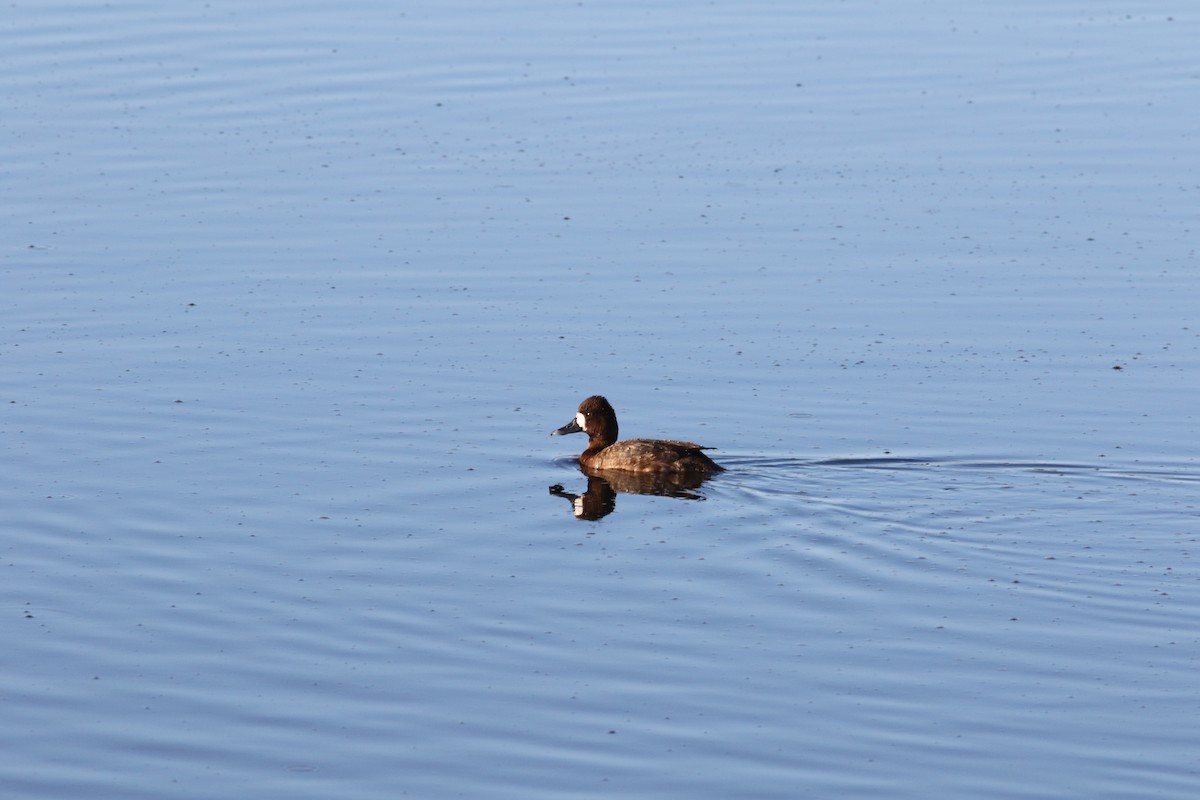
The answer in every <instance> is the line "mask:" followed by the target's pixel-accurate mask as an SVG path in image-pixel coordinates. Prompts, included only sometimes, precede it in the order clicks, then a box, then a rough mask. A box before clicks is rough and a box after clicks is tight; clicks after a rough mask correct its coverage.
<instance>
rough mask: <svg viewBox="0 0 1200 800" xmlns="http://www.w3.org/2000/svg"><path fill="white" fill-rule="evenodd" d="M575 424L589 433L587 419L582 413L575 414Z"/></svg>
mask: <svg viewBox="0 0 1200 800" xmlns="http://www.w3.org/2000/svg"><path fill="white" fill-rule="evenodd" d="M575 424H576V425H578V426H579V427H581V428H583V432H584V433H587V417H585V416H584V415H583V412H582V411H576V412H575Z"/></svg>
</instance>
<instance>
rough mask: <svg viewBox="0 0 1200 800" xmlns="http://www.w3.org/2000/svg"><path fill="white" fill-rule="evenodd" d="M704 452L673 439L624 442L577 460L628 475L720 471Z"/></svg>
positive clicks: (703, 448) (697, 447)
mask: <svg viewBox="0 0 1200 800" xmlns="http://www.w3.org/2000/svg"><path fill="white" fill-rule="evenodd" d="M706 449H708V448H705V447H703V446H701V445H698V444H696V443H695V442H680V441H676V440H674V439H626V440H625V441H623V442H616V443H615V444H611V445H609V446H608V447H605V448H604V449H603V450H601V451H599V452H598V453H584V454H583V457H582V458H581V459H580V461H582V462H583V464H584V466H586V467H591V468H593V469H623V470H628V471H630V472H721V471H722V468H721V466H720V465H718V464H717V463H716V462H714V461H713V460H712V459H711V458H709V457H708V456H706V455H705V454H704V452H703V451H704V450H706Z"/></svg>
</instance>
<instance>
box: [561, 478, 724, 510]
mask: <svg viewBox="0 0 1200 800" xmlns="http://www.w3.org/2000/svg"><path fill="white" fill-rule="evenodd" d="M587 476H588V485H587V490H586V491H585V492H584V493H583V494H571V493H570V492H568V491H567V490H566V489H564V488H563V487H562V484H558V483H556V484H554V485H553V486H551V487H550V494H552V495H554V496H555V497H564V498H566V499H567V500H570V501H571V508H572V510H573V511H574V513H575V516H576V517H577V518H578V519H585V520H597V519H600V518H601V517H606V516H608V515H609V514H611V513H612V512H613V511H615V510H616V508H617V492H627V493H629V494H655V495H661V496H664V497H681V498H684V499H686V500H703V499H704V497H703V495H699V494H696V493H695V492H693V491H691V490H692V489H698V488H699V487H700V484H702V483H704V480H705V478H707V477H708V476H707V475H700V474H696V473H691V474H684V475H669V474H666V473H662V472H660V473H647V472H621V471H620V470H603V471H596V472H589V473H588V474H587Z"/></svg>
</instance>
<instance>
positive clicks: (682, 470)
mask: <svg viewBox="0 0 1200 800" xmlns="http://www.w3.org/2000/svg"><path fill="white" fill-rule="evenodd" d="M568 433H586V434H587V436H588V444H587V449H585V450H584V451H583V454H582V455H580V456H579V465H580V466H581V467H583V469H584V471H585V472H588V471H604V470H622V471H625V472H640V473H670V474H676V475H680V474H692V475H711V474H713V473H716V472H724V470H725V468H724V467H722V466H720V465H719V464H717V463H716V462H715V461H713V460H712V459H711V458H709V457H708V456H707V455H705V454H704V452H703V451H705V450H711V449H712V448H709V447H704V446H702V445H698V444H696V443H694V442H681V441H678V440H675V439H626V440H625V441H623V442H620V441H617V412H616V411H614V410H613V407H612V404H611V403H609V402H608V400H606V399H605V398H603V397H601V396H600V395H598V394H597V395H592V396H591V397H589V398H587V399H586V400H584V401H583V402H582V403H580V404H579V410H578V411H577V412H576V413H575V419H573V420H571V421H570V422H568V423H567V424H566V425H563V426H562V427H561V428H558V429H557V430H554V431H551V432H550V435H551V436H565V435H566V434H568Z"/></svg>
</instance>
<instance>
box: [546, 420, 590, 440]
mask: <svg viewBox="0 0 1200 800" xmlns="http://www.w3.org/2000/svg"><path fill="white" fill-rule="evenodd" d="M568 433H583V428H581V427H579V421H578V420H574V419H573V420H571V421H570V422H568V423H567V424H566V425H563V426H562V427H561V428H559V429H558V430H556V431H551V432H550V435H551V436H566V435H567V434H568Z"/></svg>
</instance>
